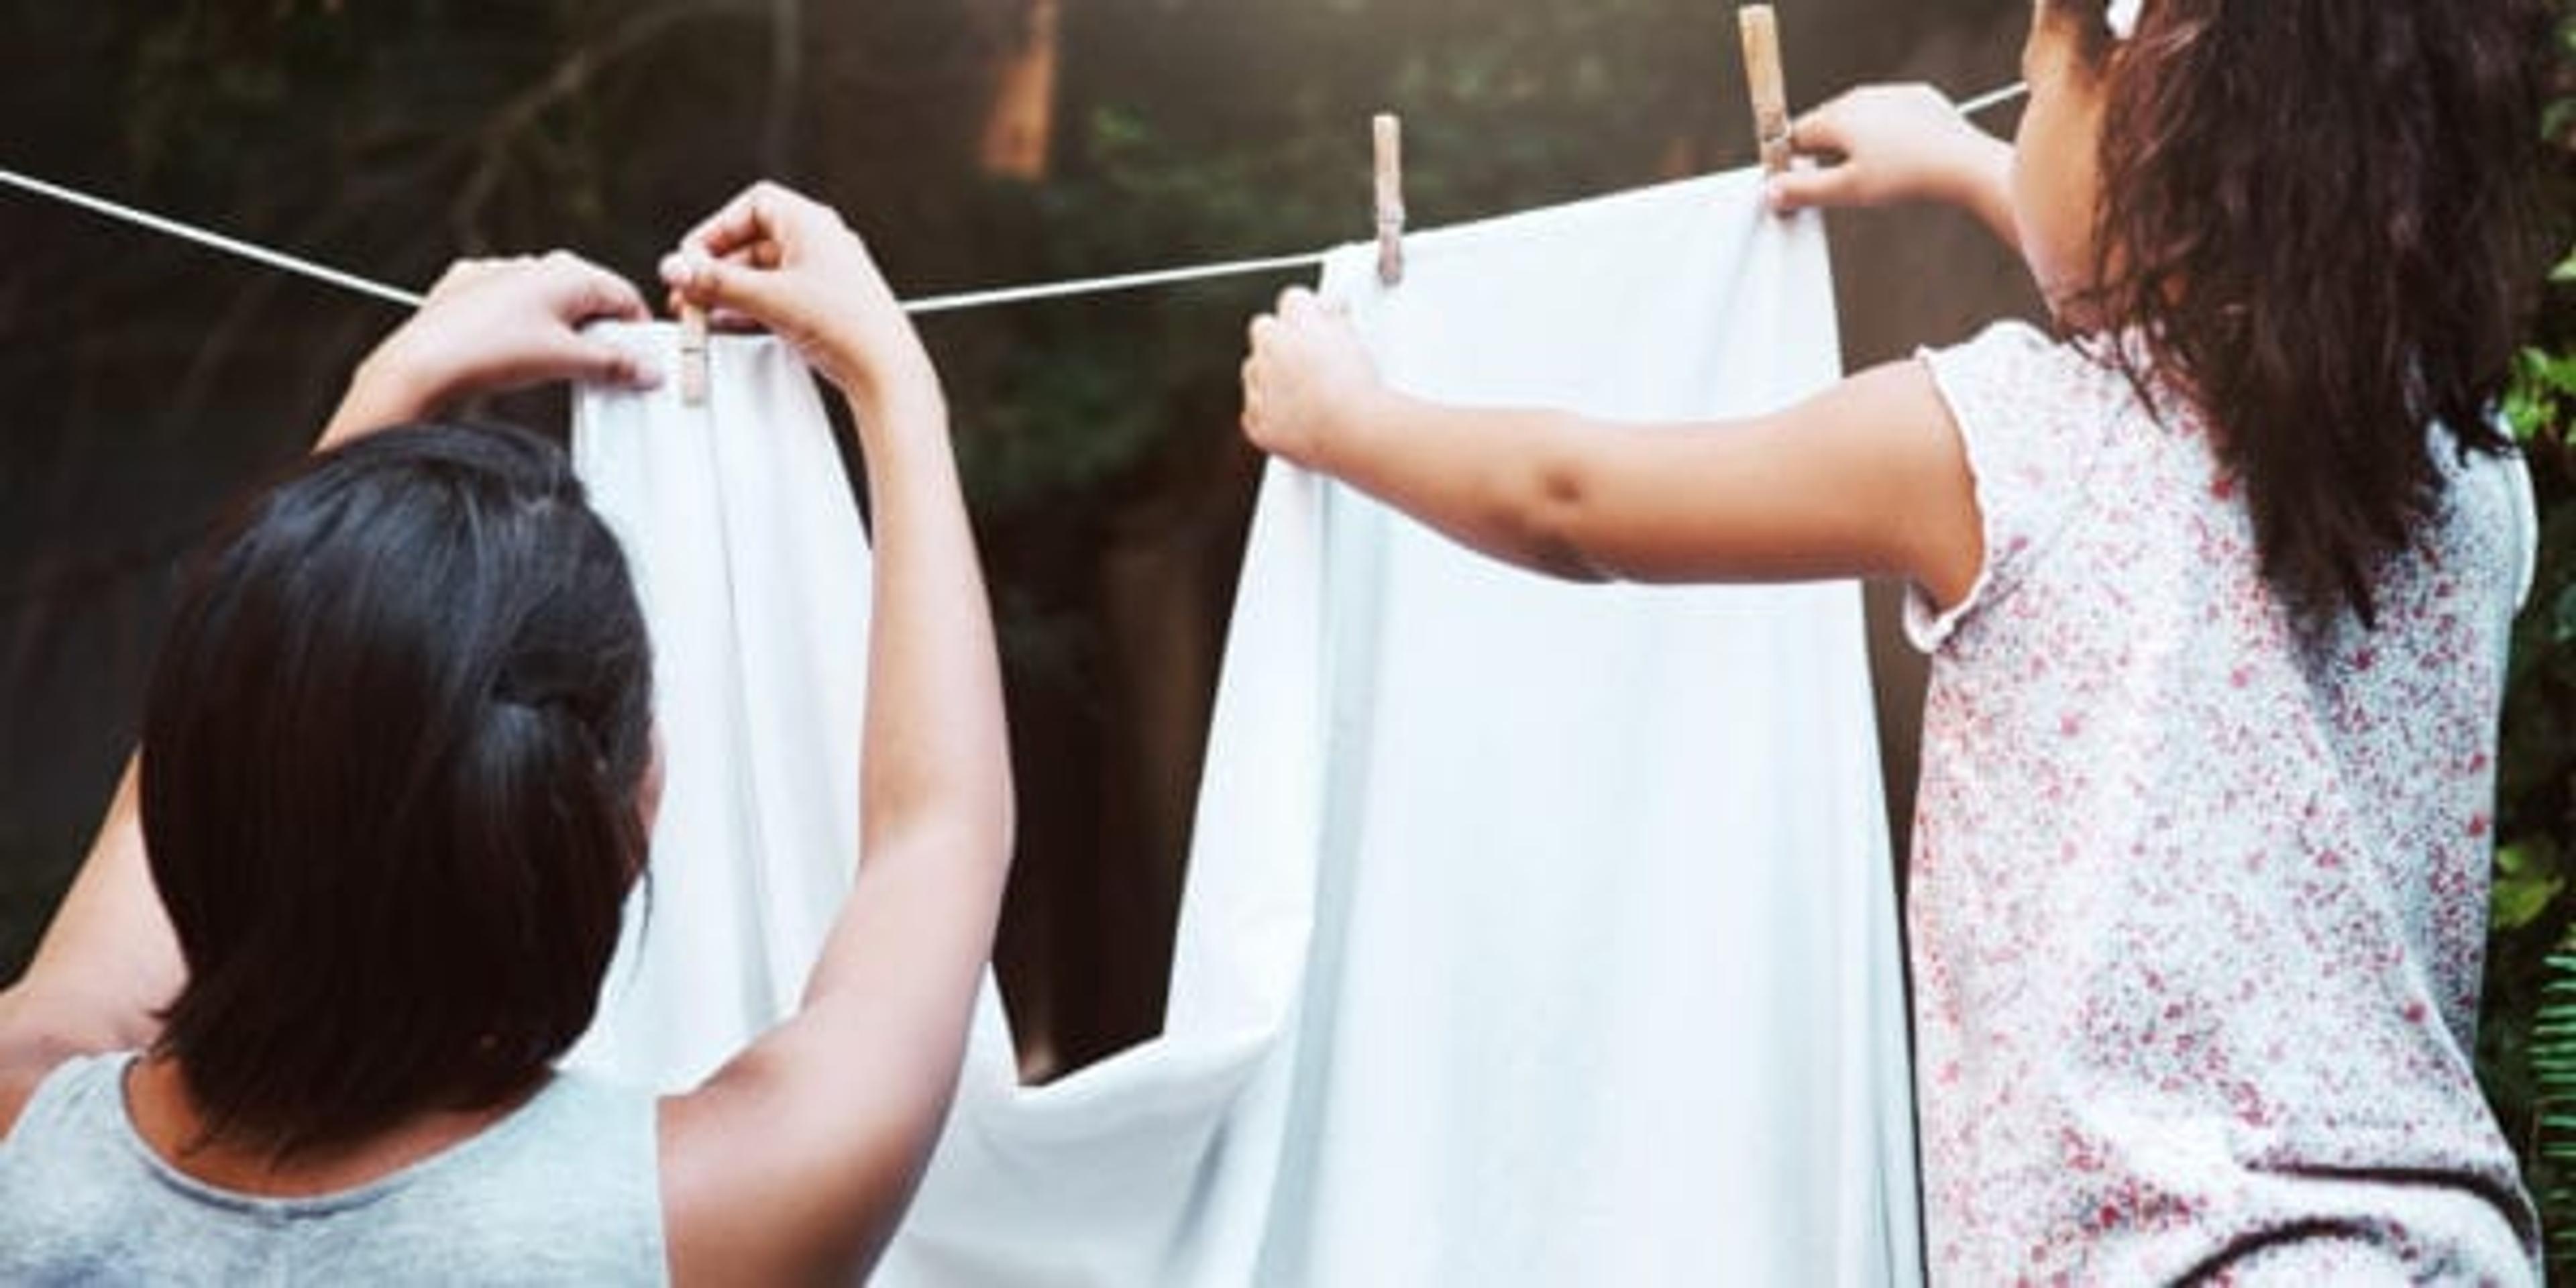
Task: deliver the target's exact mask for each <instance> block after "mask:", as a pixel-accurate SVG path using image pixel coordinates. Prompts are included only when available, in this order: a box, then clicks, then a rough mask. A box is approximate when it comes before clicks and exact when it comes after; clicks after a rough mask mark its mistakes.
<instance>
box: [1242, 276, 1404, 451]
mask: <svg viewBox="0 0 2576 1288" xmlns="http://www.w3.org/2000/svg"><path fill="white" fill-rule="evenodd" d="M1383 391H1384V386H1383V385H1381V384H1380V383H1379V381H1378V375H1377V366H1376V364H1374V363H1372V362H1370V361H1369V356H1368V351H1367V350H1365V349H1363V348H1361V347H1360V339H1359V335H1358V333H1357V332H1355V331H1353V330H1352V329H1351V323H1350V319H1349V318H1347V317H1345V316H1343V315H1342V313H1341V312H1340V311H1338V310H1336V309H1330V308H1326V307H1325V306H1324V304H1323V302H1322V301H1320V300H1317V299H1316V298H1315V294H1314V292H1312V291H1309V290H1307V289H1305V288H1304V287H1300V286H1292V287H1290V288H1288V289H1287V290H1285V291H1283V292H1281V293H1280V295H1279V303H1278V306H1277V308H1276V310H1275V311H1274V312H1270V313H1264V314H1262V315H1261V316H1259V317H1257V318H1254V319H1253V320H1252V355H1251V356H1250V357H1248V358H1245V359H1244V360H1243V432H1244V434H1245V435H1246V436H1247V437H1249V438H1250V439H1251V440H1252V444H1253V446H1255V447H1258V448H1260V449H1261V450H1263V451H1265V452H1269V453H1271V454H1272V455H1275V456H1284V457H1286V458H1287V459H1289V460H1292V461H1295V462H1297V463H1298V464H1300V465H1305V466H1310V467H1311V466H1316V465H1318V464H1320V463H1321V457H1322V456H1323V455H1324V452H1325V449H1326V447H1327V446H1328V445H1329V443H1330V442H1331V440H1332V439H1333V437H1334V436H1335V435H1337V434H1339V433H1341V432H1343V431H1344V430H1346V429H1347V428H1348V427H1349V426H1351V425H1352V424H1354V423H1357V422H1359V421H1361V420H1364V419H1365V418H1366V411H1365V409H1366V407H1367V404H1368V402H1369V400H1370V399H1371V398H1372V397H1374V396H1375V395H1377V394H1379V393H1381V392H1383Z"/></svg>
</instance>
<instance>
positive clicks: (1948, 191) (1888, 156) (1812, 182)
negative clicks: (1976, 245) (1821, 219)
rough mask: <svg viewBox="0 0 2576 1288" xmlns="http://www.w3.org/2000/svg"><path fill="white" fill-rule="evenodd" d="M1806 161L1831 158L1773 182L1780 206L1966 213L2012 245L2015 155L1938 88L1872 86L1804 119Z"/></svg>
mask: <svg viewBox="0 0 2576 1288" xmlns="http://www.w3.org/2000/svg"><path fill="white" fill-rule="evenodd" d="M1790 139H1791V142H1792V143H1794V144H1795V146H1796V147H1797V149H1798V151H1799V153H1801V154H1802V155H1807V156H1821V157H1824V158H1827V164H1825V165H1822V166H1820V167H1817V168H1814V169H1803V170H1793V171H1790V172H1789V173H1787V174H1782V175H1778V176H1775V177H1774V178H1773V179H1772V180H1771V190H1770V195H1771V205H1772V208H1773V209H1775V210H1778V211H1780V212H1782V213H1784V214H1785V213H1787V212H1790V211H1794V210H1804V209H1807V208H1809V207H1814V206H1824V207H1832V206H1883V205H1893V204H1896V203H1899V202H1907V201H1938V202H1944V203H1947V204H1950V205H1956V206H1964V207H1966V208H1967V209H1969V210H1970V211H1972V212H1974V213H1976V214H1978V215H1979V216H1981V217H1983V218H1984V219H1985V220H1986V222H1987V223H1988V224H1989V225H1994V226H1995V227H1996V231H1997V233H1999V234H2001V235H2003V236H2004V237H2005V239H2006V240H2007V241H2010V240H2012V239H2013V238H2012V232H2011V217H2012V211H2011V204H2010V203H2011V198H2010V195H2009V176H2010V173H2011V168H2012V148H2011V147H2010V145H2008V144H2006V143H2004V142H2003V141H2002V140H2001V139H1997V138H1995V137H1994V136H1992V135H1990V134H1987V133H1985V132H1984V131H1982V130H1980V129H1978V128H1977V127H1976V126H1974V125H1971V124H1969V123H1968V121H1967V118H1965V117H1962V116H1960V115H1959V110H1958V109H1957V108H1956V107H1954V106H1952V105H1951V103H1950V100H1949V99H1947V98H1944V97H1942V96H1941V93H1940V91H1938V90H1935V89H1933V88H1932V87H1931V86H1929V85H1870V86H1864V87H1862V88H1860V89H1856V90H1853V91H1851V92H1850V93H1847V94H1844V95H1843V96H1842V97H1840V98H1837V99H1835V100H1834V101H1832V102H1830V103H1827V104H1825V105H1824V106H1823V107H1820V108H1817V109H1816V110H1815V111H1813V112H1809V113H1808V114H1806V115H1805V116H1802V117H1800V118H1798V121H1797V123H1796V125H1795V126H1793V127H1792V128H1791V131H1790Z"/></svg>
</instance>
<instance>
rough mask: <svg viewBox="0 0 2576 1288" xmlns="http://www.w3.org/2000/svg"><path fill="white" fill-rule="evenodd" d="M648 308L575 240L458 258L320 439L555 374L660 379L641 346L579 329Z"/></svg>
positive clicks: (371, 359) (635, 384)
mask: <svg viewBox="0 0 2576 1288" xmlns="http://www.w3.org/2000/svg"><path fill="white" fill-rule="evenodd" d="M648 316H650V314H649V311H648V310H647V309H646V307H645V304H644V297H643V296H641V295H639V294H637V293H636V290H635V288H634V286H633V285H631V284H630V283H628V282H627V281H626V280H625V279H624V278H621V277H619V276H617V275H616V274H614V273H611V272H609V271H608V270H607V269H604V268H601V267H599V266H598V265H596V264H593V263H591V262H589V261H588V260H585V259H582V258H581V257H579V256H577V255H574V254H571V253H570V252H568V251H555V252H552V253H550V254H547V255H544V256H541V257H540V256H520V257H517V258H513V259H469V260H459V261H457V263H456V264H454V265H453V266H451V267H450V268H449V269H448V270H447V272H446V274H445V275H443V276H441V277H440V278H439V279H438V284H437V285H435V286H433V287H431V288H430V291H429V298H428V299H427V300H426V301H425V302H423V303H422V305H421V307H420V311H419V312H418V313H415V314H413V315H412V316H411V320H409V321H407V322H405V323H403V324H402V326H401V327H400V328H398V329H396V330H395V331H394V333H393V334H392V335H389V336H387V337H385V339H384V342H383V343H381V344H379V345H377V346H376V348H375V351H374V352H373V353H370V354H368V355H367V358H366V361H364V362H362V363H360V364H359V366H358V372H357V375H356V376H355V377H353V378H352V379H351V380H350V382H349V392H348V394H347V396H346V397H345V398H343V399H342V400H341V403H340V410H339V411H338V412H337V413H336V414H334V415H333V416H332V417H331V425H330V427H329V428H328V429H325V430H324V431H323V433H322V441H321V443H320V446H322V447H330V446H334V445H336V444H338V443H342V442H346V441H348V440H349V439H352V438H356V437H359V436H362V435H364V434H366V433H367V432H369V431H371V430H376V429H382V428H384V427H386V426H388V425H395V424H400V423H402V422H404V421H411V420H418V419H420V418H422V417H424V416H427V415H429V414H431V413H432V412H434V411H436V410H437V409H438V408H439V407H441V406H444V405H446V404H448V403H451V402H454V401H456V400H457V399H460V398H469V397H473V396H475V395H478V394H491V393H500V392H503V391H506V390H511V389H520V388H525V387H527V386H529V385H538V384H545V383H548V382H550V381H556V380H589V381H598V382H602V383H607V384H615V385H624V386H628V387H631V388H647V387H650V386H652V385H654V384H658V383H659V382H660V380H661V374H660V373H659V372H658V371H656V370H654V369H653V367H652V366H651V364H649V363H648V362H646V361H645V360H644V359H643V358H641V357H639V356H637V355H636V354H633V353H630V352H628V351H626V350H624V349H621V348H619V347H618V346H616V345H614V344H611V343H609V342H608V341H607V340H604V339H600V338H598V337H595V336H585V335H583V334H582V333H581V330H580V328H581V326H582V324H583V323H586V322H590V321H594V320H596V319H601V318H618V319H624V320H627V321H642V320H643V319H645V318H646V317H648Z"/></svg>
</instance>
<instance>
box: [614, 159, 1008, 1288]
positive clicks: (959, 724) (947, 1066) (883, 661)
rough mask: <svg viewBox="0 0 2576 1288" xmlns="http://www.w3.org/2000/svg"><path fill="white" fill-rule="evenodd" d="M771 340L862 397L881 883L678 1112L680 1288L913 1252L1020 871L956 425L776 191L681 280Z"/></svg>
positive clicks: (891, 329) (863, 786) (783, 1277)
mask: <svg viewBox="0 0 2576 1288" xmlns="http://www.w3.org/2000/svg"><path fill="white" fill-rule="evenodd" d="M665 272H666V276H669V277H670V278H671V279H672V281H673V285H674V287H675V289H676V291H677V292H678V294H679V295H680V296H681V297H682V298H683V299H684V300H685V301H687V302H689V303H692V304H696V305H699V306H702V307H707V308H710V309H714V310H722V311H725V312H728V313H737V314H740V315H743V316H747V317H749V318H752V319H754V320H757V321H759V322H761V323H763V324H765V325H767V326H769V327H770V328H771V329H773V330H775V331H777V332H778V333H780V334H781V335H783V336H785V337H787V338H788V339H789V340H791V341H793V342H794V343H796V344H797V345H798V347H799V348H800V349H801V350H802V351H803V352H804V353H805V354H806V356H807V358H808V359H809V360H810V361H812V362H813V363H814V364H815V365H816V366H817V367H819V368H820V369H821V370H822V371H823V373H824V374H825V375H826V376H827V377H829V378H830V379H831V380H832V381H833V383H834V384H836V385H838V386H839V387H840V388H841V390H842V391H843V392H844V393H845V394H846V395H847V396H848V398H849V401H850V406H851V409H852V411H853V412H854V413H855V415H856V419H857V422H858V426H859V434H860V437H861V440H862V444H863V447H864V449H865V452H864V454H865V457H866V460H867V475H868V493H869V500H870V503H871V504H870V513H871V515H872V517H873V523H872V529H873V538H874V563H875V604H874V611H873V613H872V616H871V620H870V625H869V640H868V699H867V713H866V723H865V729H864V733H863V737H864V746H863V752H862V756H861V761H862V765H863V769H862V773H861V780H860V783H859V795H860V816H861V818H862V820H863V824H862V826H863V829H864V831H863V834H862V835H861V837H860V856H857V857H860V858H861V862H860V864H859V869H858V877H857V881H856V884H855V885H854V887H853V888H852V890H851V892H850V895H849V898H848V900H847V902H846V903H845V904H844V905H843V907H842V910H841V913H840V917H839V919H838V920H837V921H836V922H835V923H834V924H833V927H832V930H831V933H830V935H829V936H828V938H827V939H826V941H825V943H824V945H823V950H822V954H821V957H820V959H819V960H818V961H817V963H816V964H815V967H814V971H813V974H812V975H811V977H810V978H809V979H808V981H807V983H806V989H805V996H804V1001H803V1005H802V1006H801V1007H800V1009H799V1010H798V1011H797V1013H796V1014H795V1015H794V1016H792V1017H790V1018H789V1019H788V1020H786V1021H785V1022H783V1023H781V1024H780V1025H779V1026H778V1027H776V1028H774V1029H772V1030H771V1031H770V1032H769V1033H767V1034H765V1035H763V1036H762V1037H761V1038H760V1040H759V1041H757V1042H756V1043H754V1044H753V1045H752V1046H751V1048H750V1049H748V1050H747V1051H745V1052H744V1053H743V1054H741V1055H740V1056H738V1057H736V1058H735V1059H734V1060H733V1061H731V1062H730V1063H728V1064H726V1065H725V1066H724V1067H723V1068H722V1069H720V1070H718V1071H717V1072H716V1074H715V1075H714V1076H713V1077H712V1078H710V1079H709V1080H708V1081H707V1082H706V1083H705V1084H704V1085H703V1086H701V1087H699V1088H698V1089H696V1090H694V1091H692V1092H690V1093H688V1094H686V1095H682V1096H676V1097H672V1098H670V1099H668V1100H665V1101H664V1102H663V1112H662V1164H661V1166H662V1196H663V1211H664V1227H665V1230H666V1232H667V1235H668V1238H669V1247H670V1260H671V1268H672V1274H673V1278H674V1280H675V1281H677V1282H680V1283H683V1284H689V1283H719V1282H721V1283H770V1282H805V1281H816V1280H833V1281H840V1282H846V1281H848V1279H849V1278H850V1277H851V1276H852V1275H853V1274H855V1273H858V1272H861V1271H863V1270H864V1269H865V1268H866V1267H867V1266H868V1265H870V1264H872V1263H873V1261H874V1260H875V1257H876V1255H877V1253H878V1252H879V1251H880V1250H881V1249H882V1248H883V1246H884V1244H885V1242H886V1240H887V1239H889V1238H890V1237H892V1235H893V1232H894V1229H895V1226H896V1224H897V1222H898V1221H899V1220H900V1218H901V1216H902V1213H903V1210H904V1207H905V1205H906V1204H907V1203H908V1202H909V1200H910V1198H911V1195H912V1189H913V1186H914V1184H915V1183H916V1182H917V1181H918V1179H919V1177H920V1175H921V1170H922V1168H923V1166H924V1165H925V1163H926V1162H927V1160H928V1158H929V1154H930V1149H931V1146H932V1145H933V1144H934V1143H935V1142H936V1141H937V1140H938V1137H939V1130H940V1126H941V1123H942V1121H943V1119H944V1117H945V1114H946V1111H947V1107H948V1102H949V1098H950V1095H951V1094H952V1092H953V1090H954V1088H955V1086H956V1081H957V1070H958V1066H959V1064H960V1063H961V1061H962V1059H963V1055H964V1051H965V1041H966V1031H967V1024H968V1021H969V1018H970V1016H971V1012H972V1008H973V1004H974V997H975V990H976V987H977V984H978V982H979V981H980V980H981V978H982V976H983V970H984V963H985V961H986V960H987V959H988V958H989V956H990V955H991V950H992V939H993V927H994V922H995V919H996V917H997V915H998V913H999V909H1000V903H1001V896H1002V886H1003V882H1004V879H1005V877H1006V876H1007V873H1008V866H1009V859H1010V852H1011V827H1012V814H1011V777H1010V762H1009V748H1008V744H1007V740H1006V736H1005V732H1004V726H1003V716H1002V694H1001V674H1000V665H999V661H998V658H997V656H996V654H995V649H994V642H993V627H992V620H991V616H990V613H989V610H988V609H987V606H986V602H985V592H984V584H983V577H982V574H981V572H980V571H979V569H978V566H977V562H976V553H975V543H974V537H973V534H972V532H971V531H970V530H969V529H968V526H967V520H966V511H965V506H964V503H963V501H962V499H961V498H960V496H959V491H958V481H957V473H956V466H955V462H954V459H953V457H952V454H951V452H950V450H949V444H948V425H947V412H946V409H945V406H944V403H943V401H942V399H941V396H940V393H939V387H938V382H937V379H936V377H935V376H934V375H933V374H932V372H931V369H930V363H929V359H928V358H927V356H925V355H924V354H923V353H922V351H921V348H920V345H919V342H918V341H917V340H916V339H915V338H914V337H913V334H912V330H911V326H910V324H909V323H908V322H906V321H905V320H904V318H903V315H902V313H901V311H900V310H899V309H898V308H897V306H896V305H895V302H894V297H893V295H892V293H891V292H890V291H888V290H887V289H886V286H885V283H884V281H883V279H882V278H881V277H880V276H879V275H878V274H877V271H876V268H875V266H874V265H873V264H872V263H870V262H869V261H868V258H867V255H866V252H865V250H864V248H863V247H862V246H861V245H860V243H859V241H858V239H857V238H856V237H855V236H853V235H852V234H851V233H850V232H849V230H848V229H847V228H846V227H844V226H843V225H842V223H841V220H840V217H839V216H838V215H837V214H835V213H833V212H832V211H831V210H829V209H828V208H825V207H823V206H819V205H816V204H815V203H813V202H811V201H808V200H806V199H804V198H802V197H799V196H797V195H796V194H794V193H791V192H788V191H786V190H784V189H781V188H776V187H773V186H769V185H762V186H760V187H757V188H755V189H753V190H752V191H751V192H748V193H746V194H744V195H743V196H742V197H741V198H738V199H737V200H736V201H735V202H734V203H733V204H731V205H729V206H728V207H727V208H726V209H725V210H724V211H722V212H719V213H718V214H717V215H716V216H715V217H714V218H713V219H711V220H709V221H708V223H707V224H705V225H703V226H701V227H700V229H699V230H698V231H696V232H695V233H692V234H691V236H690V238H689V240H688V242H687V250H686V253H685V255H684V256H683V257H682V258H680V259H679V260H678V261H676V262H674V263H673V264H671V265H670V266H668V267H667V268H666V270H665Z"/></svg>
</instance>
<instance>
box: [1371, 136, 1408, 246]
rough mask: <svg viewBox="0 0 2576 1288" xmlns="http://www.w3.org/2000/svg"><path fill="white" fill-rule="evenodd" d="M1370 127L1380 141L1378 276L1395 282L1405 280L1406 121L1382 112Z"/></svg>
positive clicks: (1378, 141) (1377, 166)
mask: <svg viewBox="0 0 2576 1288" xmlns="http://www.w3.org/2000/svg"><path fill="white" fill-rule="evenodd" d="M1369 131H1370V134H1371V136H1372V137H1373V139H1374V141H1375V143H1376V145H1377V146H1376V153H1377V162H1376V166H1375V173H1376V179H1377V183H1376V188H1377V280H1378V281H1379V282H1380V283H1381V284H1384V285H1387V286H1393V285H1395V284H1396V283H1398V282H1401V281H1403V280H1404V123H1403V122H1401V121H1399V120H1397V119H1396V117H1395V113H1393V112H1380V113H1378V114H1377V117H1376V119H1374V120H1372V121H1370V122H1369Z"/></svg>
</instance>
